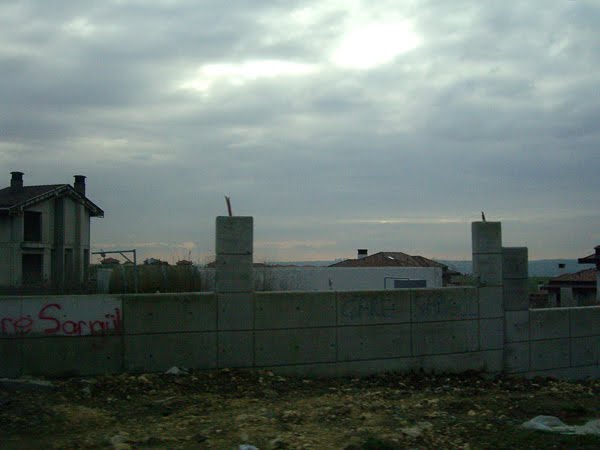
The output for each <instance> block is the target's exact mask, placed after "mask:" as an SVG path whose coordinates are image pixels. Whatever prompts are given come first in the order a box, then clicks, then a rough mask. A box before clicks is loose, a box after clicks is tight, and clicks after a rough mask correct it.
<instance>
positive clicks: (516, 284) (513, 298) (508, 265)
mask: <svg viewBox="0 0 600 450" xmlns="http://www.w3.org/2000/svg"><path fill="white" fill-rule="evenodd" d="M528 265H529V259H528V252H527V247H504V248H503V249H502V271H503V272H502V278H503V285H504V309H505V310H506V311H526V310H528V309H529V267H528Z"/></svg>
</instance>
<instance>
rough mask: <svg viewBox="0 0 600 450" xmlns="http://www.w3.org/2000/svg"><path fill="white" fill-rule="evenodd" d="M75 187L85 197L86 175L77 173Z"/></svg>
mask: <svg viewBox="0 0 600 450" xmlns="http://www.w3.org/2000/svg"><path fill="white" fill-rule="evenodd" d="M73 187H74V188H75V190H76V191H77V192H79V193H80V194H81V195H83V196H84V197H85V176H84V175H75V182H74V183H73Z"/></svg>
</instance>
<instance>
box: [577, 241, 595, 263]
mask: <svg viewBox="0 0 600 450" xmlns="http://www.w3.org/2000/svg"><path fill="white" fill-rule="evenodd" d="M599 247H600V245H597V246H596V247H595V248H596V249H597V248H599ZM577 262H578V263H579V264H598V263H600V258H599V257H598V255H597V254H596V253H592V254H591V255H588V256H584V257H583V258H579V259H578V260H577Z"/></svg>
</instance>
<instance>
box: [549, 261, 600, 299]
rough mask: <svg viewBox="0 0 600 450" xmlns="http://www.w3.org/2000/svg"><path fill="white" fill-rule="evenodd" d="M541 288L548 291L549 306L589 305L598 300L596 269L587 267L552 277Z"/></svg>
mask: <svg viewBox="0 0 600 450" xmlns="http://www.w3.org/2000/svg"><path fill="white" fill-rule="evenodd" d="M540 289H542V290H544V291H547V292H548V304H547V307H550V308H553V307H557V306H588V305H594V304H596V303H597V301H596V269H585V270H580V271H579V272H575V273H565V274H562V275H559V276H557V277H554V278H550V279H549V280H548V283H547V284H545V285H543V286H541V287H540Z"/></svg>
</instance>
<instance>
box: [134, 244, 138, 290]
mask: <svg viewBox="0 0 600 450" xmlns="http://www.w3.org/2000/svg"><path fill="white" fill-rule="evenodd" d="M133 284H134V288H135V293H136V294H137V293H138V286H139V278H138V265H137V252H136V251H135V250H134V251H133Z"/></svg>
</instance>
